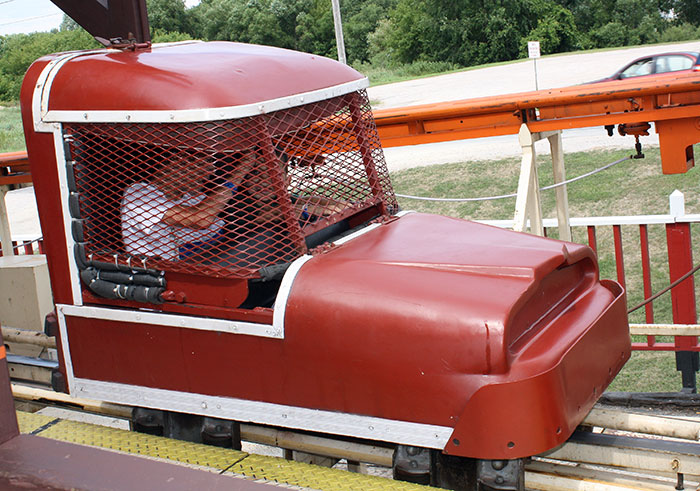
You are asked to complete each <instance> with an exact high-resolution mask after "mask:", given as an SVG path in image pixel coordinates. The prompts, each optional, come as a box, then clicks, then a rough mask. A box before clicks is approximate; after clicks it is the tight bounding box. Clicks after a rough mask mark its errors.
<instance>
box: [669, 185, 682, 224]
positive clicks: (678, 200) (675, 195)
mask: <svg viewBox="0 0 700 491" xmlns="http://www.w3.org/2000/svg"><path fill="white" fill-rule="evenodd" d="M668 202H669V209H670V214H671V216H672V217H673V218H678V217H682V216H684V215H685V195H684V194H683V193H682V192H680V191H679V190H677V189H676V190H675V191H674V192H672V193H671V194H670V195H669V197H668Z"/></svg>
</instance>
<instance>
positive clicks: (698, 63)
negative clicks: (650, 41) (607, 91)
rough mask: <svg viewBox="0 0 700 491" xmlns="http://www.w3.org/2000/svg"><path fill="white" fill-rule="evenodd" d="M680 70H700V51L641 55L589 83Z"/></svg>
mask: <svg viewBox="0 0 700 491" xmlns="http://www.w3.org/2000/svg"><path fill="white" fill-rule="evenodd" d="M680 71H700V53H697V52H694V51H680V52H677V53H661V54H658V55H651V56H643V57H641V58H638V59H636V60H634V61H633V62H632V63H630V64H628V65H625V66H624V67H623V68H621V69H620V70H618V71H617V72H615V73H614V74H613V75H611V76H609V77H605V78H602V79H600V80H594V81H593V82H589V83H598V82H611V81H613V80H624V79H627V78H632V77H644V76H648V75H657V74H661V73H668V72H680Z"/></svg>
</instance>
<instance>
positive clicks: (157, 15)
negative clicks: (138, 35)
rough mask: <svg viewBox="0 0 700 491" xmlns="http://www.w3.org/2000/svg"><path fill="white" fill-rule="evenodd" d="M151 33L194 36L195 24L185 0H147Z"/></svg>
mask: <svg viewBox="0 0 700 491" xmlns="http://www.w3.org/2000/svg"><path fill="white" fill-rule="evenodd" d="M146 9H147V10H148V23H149V24H150V27H151V32H155V30H160V32H182V33H188V34H190V35H194V34H195V33H194V22H193V21H192V19H191V16H190V15H189V14H188V11H187V9H186V7H185V0H146Z"/></svg>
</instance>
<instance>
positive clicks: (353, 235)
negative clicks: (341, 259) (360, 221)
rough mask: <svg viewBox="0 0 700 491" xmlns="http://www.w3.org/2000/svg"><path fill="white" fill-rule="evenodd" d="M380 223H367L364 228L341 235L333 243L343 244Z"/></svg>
mask: <svg viewBox="0 0 700 491" xmlns="http://www.w3.org/2000/svg"><path fill="white" fill-rule="evenodd" d="M380 225H381V224H380V223H373V224H371V225H367V226H366V227H365V228H363V229H361V230H358V231H357V232H353V233H351V234H350V235H346V236H345V237H341V238H340V239H338V240H336V241H334V242H333V245H337V246H339V245H343V244H345V243H346V242H350V241H351V240H353V239H356V238H358V237H359V236H360V235H364V234H366V233H367V232H371V231H372V230H374V229H375V228H377V227H379V226H380Z"/></svg>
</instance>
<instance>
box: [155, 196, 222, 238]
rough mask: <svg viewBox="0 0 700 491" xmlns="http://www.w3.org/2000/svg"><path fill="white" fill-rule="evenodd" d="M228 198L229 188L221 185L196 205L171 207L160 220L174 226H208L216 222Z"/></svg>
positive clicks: (196, 227)
mask: <svg viewBox="0 0 700 491" xmlns="http://www.w3.org/2000/svg"><path fill="white" fill-rule="evenodd" d="M230 198H231V190H230V189H228V188H226V187H223V186H221V187H219V188H217V189H216V190H214V191H213V192H212V194H210V195H209V196H207V197H206V198H204V199H203V200H202V201H200V202H199V203H197V204H196V205H193V206H183V205H175V206H173V207H171V208H170V209H169V210H168V211H166V212H165V215H163V218H162V220H161V221H162V222H163V223H165V224H166V225H170V226H175V227H187V228H194V229H202V228H209V227H210V226H211V225H213V224H214V222H216V220H217V217H218V215H219V213H221V211H223V209H224V207H225V206H226V203H227V202H228V200H229V199H230Z"/></svg>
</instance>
